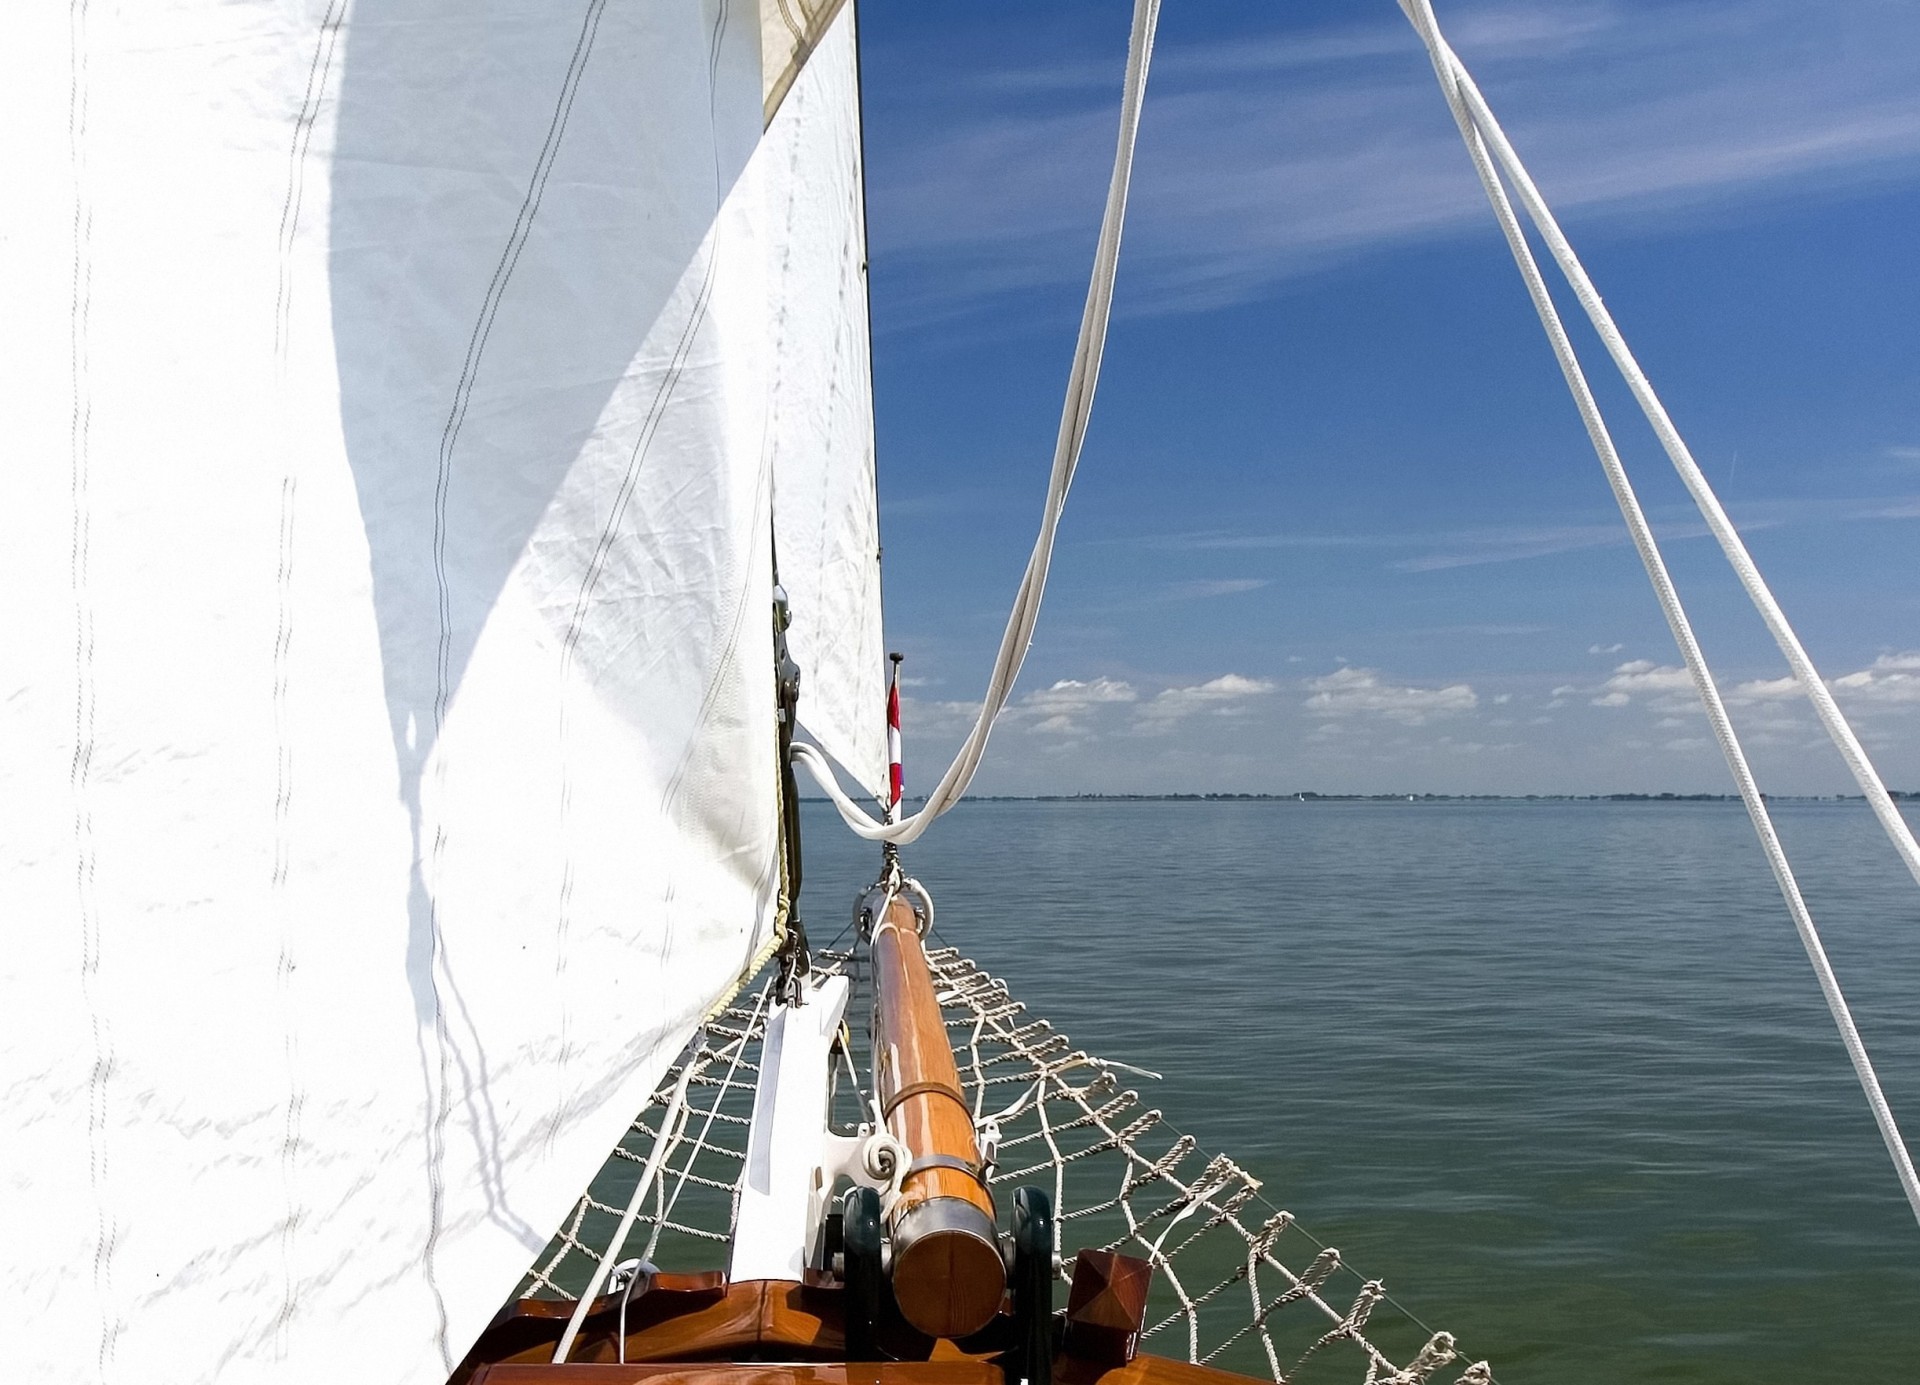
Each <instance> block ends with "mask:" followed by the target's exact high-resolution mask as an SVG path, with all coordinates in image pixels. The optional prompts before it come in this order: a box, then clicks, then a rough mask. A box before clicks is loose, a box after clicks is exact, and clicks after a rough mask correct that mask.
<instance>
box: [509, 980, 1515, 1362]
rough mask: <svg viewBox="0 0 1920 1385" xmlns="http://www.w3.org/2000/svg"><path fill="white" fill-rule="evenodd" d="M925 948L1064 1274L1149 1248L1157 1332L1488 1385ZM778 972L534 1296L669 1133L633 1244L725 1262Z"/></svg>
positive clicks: (1196, 1151)
mask: <svg viewBox="0 0 1920 1385" xmlns="http://www.w3.org/2000/svg"><path fill="white" fill-rule="evenodd" d="M927 960H928V964H929V966H930V968H931V970H932V973H933V977H934V983H935V986H936V988H937V990H938V992H939V999H940V1004H941V1007H942V1010H943V1012H944V1014H945V1016H946V1020H947V1027H948V1031H949V1033H950V1034H951V1035H952V1039H953V1049H954V1059H955V1062H956V1064H957V1065H958V1067H959V1070H960V1077H961V1083H962V1086H963V1087H964V1088H965V1091H966V1094H967V1096H968V1098H969V1100H970V1101H971V1103H972V1106H973V1113H974V1120H975V1124H976V1127H977V1128H978V1130H979V1133H980V1138H981V1145H982V1152H983V1154H984V1155H985V1157H986V1158H987V1159H988V1160H989V1162H990V1164H991V1171H990V1175H989V1181H990V1183H991V1184H992V1185H993V1187H994V1189H995V1192H996V1195H997V1199H998V1200H1000V1201H1002V1202H1003V1203H1004V1202H1005V1201H1006V1200H1007V1199H1008V1198H1010V1197H1011V1195H1012V1191H1013V1189H1015V1188H1018V1187H1022V1186H1027V1185H1032V1186H1036V1187H1039V1188H1041V1189H1042V1190H1044V1191H1045V1192H1047V1193H1048V1194H1049V1195H1050V1196H1051V1197H1052V1199H1053V1206H1054V1209H1055V1221H1054V1226H1055V1236H1056V1246H1055V1250H1056V1253H1057V1255H1058V1257H1059V1271H1060V1277H1061V1279H1062V1280H1063V1281H1064V1280H1069V1279H1071V1277H1072V1272H1073V1257H1074V1255H1075V1254H1076V1253H1078V1252H1079V1251H1080V1250H1083V1249H1090V1248H1099V1249H1106V1250H1116V1251H1120V1252H1122V1253H1124V1254H1128V1255H1134V1256H1138V1257H1140V1258H1142V1259H1146V1260H1148V1261H1150V1262H1151V1263H1152V1264H1153V1266H1154V1288H1153V1297H1152V1300H1151V1302H1150V1304H1149V1312H1148V1315H1147V1325H1146V1331H1145V1332H1144V1334H1143V1337H1144V1340H1143V1341H1142V1344H1141V1345H1142V1348H1143V1350H1147V1351H1152V1352H1154V1353H1156V1354H1158V1355H1162V1356H1173V1357H1182V1358H1185V1359H1186V1360H1189V1361H1194V1362H1200V1363H1204V1364H1207V1365H1212V1366H1217V1367H1220V1368H1223V1369H1227V1370H1237V1371H1243V1372H1246V1373H1249V1374H1259V1375H1266V1376H1268V1377H1270V1378H1272V1379H1273V1380H1275V1381H1278V1382H1285V1383H1286V1385H1308V1382H1316V1381H1336V1380H1356V1379H1357V1380H1360V1381H1362V1382H1364V1385H1423V1382H1428V1381H1435V1382H1439V1381H1441V1380H1449V1381H1452V1382H1454V1383H1455V1385H1492V1382H1493V1374H1492V1372H1491V1370H1490V1369H1489V1368H1488V1366H1487V1364H1486V1363H1485V1362H1476V1363H1474V1364H1472V1365H1468V1366H1466V1367H1465V1368H1464V1369H1463V1370H1461V1371H1460V1373H1459V1374H1457V1375H1456V1374H1451V1373H1449V1374H1447V1375H1445V1376H1443V1375H1442V1372H1443V1371H1445V1370H1446V1368H1447V1367H1449V1366H1450V1365H1453V1364H1454V1363H1456V1362H1458V1361H1459V1360H1460V1359H1461V1356H1462V1353H1461V1351H1460V1349H1459V1347H1458V1345H1457V1343H1456V1342H1455V1341H1454V1339H1453V1337H1452V1336H1451V1335H1449V1334H1448V1333H1445V1332H1432V1331H1430V1330H1428V1329H1427V1328H1426V1327H1425V1326H1424V1325H1422V1324H1419V1323H1418V1322H1417V1321H1416V1320H1414V1319H1413V1318H1412V1317H1411V1316H1410V1315H1407V1314H1406V1313H1405V1312H1404V1310H1402V1309H1400V1308H1399V1307H1398V1305H1396V1304H1395V1303H1394V1302H1393V1301H1392V1300H1391V1299H1389V1298H1388V1297H1387V1294H1386V1290H1385V1288H1384V1287H1383V1286H1382V1284H1381V1283H1380V1281H1378V1280H1363V1279H1361V1277H1360V1276H1359V1275H1357V1274H1355V1273H1354V1272H1353V1271H1352V1270H1351V1269H1350V1268H1349V1267H1348V1266H1347V1265H1346V1264H1345V1262H1344V1261H1343V1260H1342V1258H1341V1255H1340V1252H1339V1251H1338V1250H1336V1249H1334V1248H1332V1247H1331V1246H1326V1245H1323V1244H1321V1243H1320V1242H1319V1241H1317V1240H1315V1239H1313V1238H1312V1237H1311V1236H1309V1235H1308V1233H1307V1232H1306V1231H1304V1230H1303V1229H1302V1228H1301V1227H1300V1226H1299V1225H1298V1223H1297V1222H1296V1221H1295V1219H1294V1217H1293V1214H1292V1213H1290V1212H1286V1211H1282V1210H1281V1209H1279V1208H1278V1207H1275V1206H1274V1205H1273V1204H1271V1203H1270V1202H1268V1201H1267V1200H1266V1199H1265V1198H1264V1197H1263V1196H1262V1194H1261V1190H1260V1183H1259V1180H1257V1179H1256V1178H1254V1177H1253V1176H1252V1175H1250V1174H1249V1173H1248V1172H1247V1171H1246V1170H1244V1169H1242V1168H1241V1167H1240V1166H1239V1165H1238V1164H1236V1163H1235V1162H1234V1161H1233V1160H1231V1159H1229V1158H1227V1157H1225V1156H1224V1155H1213V1156H1208V1155H1207V1154H1205V1153H1204V1152H1203V1151H1202V1150H1201V1149H1200V1148H1199V1146H1198V1143H1197V1142H1196V1141H1195V1140H1194V1139H1193V1138H1192V1137H1191V1136H1189V1135H1185V1134H1182V1133H1181V1132H1179V1131H1178V1130H1176V1129H1175V1128H1174V1127H1173V1126H1172V1125H1171V1124H1170V1123H1169V1122H1168V1121H1167V1120H1166V1119H1165V1118H1164V1117H1163V1116H1162V1115H1161V1113H1160V1112H1159V1111H1157V1110H1153V1109H1150V1108H1148V1107H1147V1106H1146V1105H1145V1104H1144V1103H1143V1102H1142V1101H1141V1099H1140V1096H1139V1094H1138V1092H1136V1091H1134V1090H1133V1089H1132V1088H1130V1087H1128V1086H1127V1085H1126V1084H1125V1083H1124V1082H1123V1080H1122V1076H1123V1074H1124V1073H1126V1072H1127V1071H1128V1069H1126V1068H1125V1067H1124V1066H1123V1065H1121V1064H1117V1063H1113V1062H1110V1061H1107V1060H1104V1059H1101V1058H1098V1057H1096V1056H1094V1055H1092V1054H1089V1053H1087V1052H1085V1051H1084V1050H1081V1049H1078V1048H1075V1047H1074V1046H1073V1044H1072V1042H1071V1040H1069V1039H1068V1037H1067V1036H1066V1035H1064V1034H1062V1033H1060V1032H1059V1031H1058V1030H1056V1029H1054V1028H1053V1026H1052V1025H1051V1024H1049V1023H1048V1022H1047V1021H1046V1020H1044V1019H1039V1018H1035V1017H1032V1016H1030V1015H1029V1014H1028V1013H1027V1011H1026V1007H1025V1006H1024V1005H1022V1004H1021V1003H1020V1002H1019V1001H1018V1000H1015V999H1014V998H1013V997H1012V995H1011V994H1010V992H1009V991H1008V988H1007V985H1006V983H1005V982H1004V981H1002V980H1000V979H999V978H998V977H995V976H993V975H991V974H989V973H988V972H986V971H984V970H983V969H982V968H980V967H979V966H977V965H976V964H975V963H974V962H972V961H971V960H969V959H968V958H966V957H965V956H963V955H962V954H961V953H960V952H959V951H958V950H956V949H953V948H936V949H933V950H930V951H929V953H928V955H927ZM816 965H817V966H819V967H821V968H822V969H824V970H827V971H832V972H844V973H846V974H848V975H850V976H851V978H852V979H853V981H854V983H855V991H856V995H855V1000H854V1003H853V1004H852V1005H850V1006H849V1008H848V1015H849V1018H850V1021H851V1027H852V1029H853V1030H854V1032H852V1033H850V1034H849V1036H848V1037H849V1038H850V1039H851V1040H852V1042H853V1045H854V1048H855V1050H856V1051H854V1052H846V1051H844V1049H843V1050H842V1052H841V1053H840V1054H838V1055H837V1056H836V1064H835V1069H834V1071H835V1077H836V1090H835V1093H834V1116H835V1120H836V1124H838V1125H840V1126H841V1128H843V1129H847V1130H851V1129H852V1128H853V1127H854V1126H855V1125H857V1124H858V1123H860V1122H861V1121H863V1120H869V1119H871V1115H870V1109H869V1106H868V1104H867V1099H866V1097H865V1095H864V1092H863V1084H862V1083H861V1081H860V1080H859V1077H858V1074H859V1073H860V1072H862V1071H865V1070H867V1063H866V1059H867V1054H866V1051H865V1042H864V1041H865V1038H866V1036H865V1035H864V1034H863V1033H861V1032H858V1031H859V1030H861V1029H862V1028H863V1027H864V1024H863V1021H862V1017H863V1016H864V1015H865V1014H866V1011H867V1007H866V1005H865V1003H864V999H863V996H862V995H861V992H862V991H863V990H864V986H863V984H862V983H863V978H862V977H861V976H860V974H859V967H858V962H857V959H856V958H855V957H854V956H852V955H850V954H843V953H829V954H824V955H822V954H816ZM774 984H775V982H774V979H773V978H772V977H771V976H769V977H768V978H767V979H766V980H764V981H763V982H762V983H761V984H759V985H758V986H757V987H756V988H755V989H753V990H752V991H749V992H747V993H746V994H744V995H743V996H742V998H741V1000H740V1001H739V1002H738V1003H737V1004H735V1005H734V1006H732V1007H731V1008H729V1009H728V1010H727V1011H726V1012H725V1013H723V1014H721V1015H720V1016H718V1017H717V1018H715V1019H714V1020H712V1021H710V1022H709V1023H708V1025H707V1026H706V1028H705V1030H704V1031H703V1032H702V1033H701V1034H700V1035H698V1036H696V1039H695V1041H694V1042H693V1043H692V1044H691V1045H689V1048H688V1051H687V1052H686V1053H685V1054H683V1055H682V1057H681V1061H680V1063H679V1064H677V1065H676V1066H675V1067H674V1068H672V1069H670V1070H669V1071H668V1073H667V1074H666V1076H665V1077H664V1078H663V1079H662V1081H661V1085H660V1090H659V1091H658V1092H657V1093H656V1094H655V1095H654V1098H653V1100H652V1102H651V1103H650V1104H649V1105H648V1107H647V1109H646V1110H645V1111H643V1112H642V1113H641V1115H640V1117H639V1119H637V1120H636V1121H635V1122H634V1123H633V1125H632V1127H631V1128H630V1129H629V1130H628V1131H627V1134H626V1136H625V1137H624V1138H623V1139H622V1141H621V1143H620V1145H619V1147H618V1148H617V1149H615V1151H614V1153H613V1155H612V1157H611V1158H609V1159H608V1161H607V1163H606V1165H605V1166H604V1167H603V1168H602V1169H601V1171H600V1174H599V1175H598V1176H597V1177H596V1178H595V1179H594V1182H593V1185H592V1187H591V1188H589V1190H588V1191H587V1193H586V1195H585V1196H583V1197H582V1198H581V1199H580V1201H579V1202H578V1203H577V1204H576V1205H575V1207H574V1209H573V1211H572V1213H571V1214H570V1215H569V1216H568V1217H567V1219H566V1221H565V1223H564V1224H563V1226H562V1228H561V1230H560V1232H559V1233H558V1234H557V1235H556V1236H555V1237H554V1239H553V1241H552V1243H551V1244H550V1245H549V1246H548V1247H547V1249H546V1251H545V1252H543V1254H542V1256H541V1258H540V1259H539V1261H537V1262H536V1264H535V1267H534V1268H533V1270H532V1271H530V1272H529V1274H528V1276H527V1278H526V1280H525V1282H524V1283H523V1284H522V1286H521V1291H520V1292H521V1296H523V1297H532V1296H541V1297H560V1298H569V1299H570V1298H573V1297H575V1296H576V1295H577V1294H578V1293H580V1292H581V1290H582V1288H583V1287H584V1286H585V1285H586V1284H587V1283H588V1281H589V1279H590V1277H591V1276H592V1273H593V1271H594V1269H595V1267H597V1266H598V1265H599V1263H600V1262H601V1260H602V1259H603V1258H604V1254H605V1249H606V1247H607V1243H608V1241H609V1239H610V1238H611V1236H612V1234H613V1232H614V1229H615V1227H616V1226H617V1224H618V1223H619V1221H620V1219H621V1216H622V1214H623V1213H624V1211H625V1210H626V1208H627V1206H628V1203H629V1201H630V1200H631V1198H632V1195H633V1191H634V1189H635V1187H636V1186H637V1185H638V1184H639V1183H640V1181H641V1179H642V1176H643V1170H644V1168H645V1167H646V1165H647V1163H648V1161H649V1159H652V1158H655V1157H656V1147H658V1146H659V1145H660V1142H662V1141H663V1140H664V1142H665V1145H664V1152H663V1154H662V1155H660V1156H658V1157H659V1170H658V1173H657V1174H656V1176H655V1178H654V1180H653V1181H652V1182H651V1183H650V1184H649V1185H648V1186H647V1188H646V1192H645V1195H644V1197H643V1199H642V1205H641V1207H640V1211H639V1214H638V1217H637V1219H636V1221H635V1227H634V1230H633V1232H632V1233H631V1234H630V1237H629V1239H628V1241H627V1244H626V1245H625V1247H624V1248H623V1249H622V1250H621V1252H620V1254H621V1255H622V1256H623V1257H633V1256H637V1257H640V1258H642V1259H645V1260H647V1261H649V1262H651V1263H652V1264H654V1265H655V1266H657V1267H659V1268H661V1269H669V1270H693V1269H712V1268H717V1267H719V1266H721V1265H723V1264H724V1263H725V1260H726V1242H727V1240H728V1238H729V1235H730V1232H731V1228H732V1225H733V1218H734V1211H735V1207H736V1189H737V1187H738V1184H739V1179H740V1174H741V1171H742V1169H743V1168H744V1165H745V1150H746V1143H747V1129H748V1125H749V1122H750V1120H751V1117H752V1111H753V1091H754V1083H755V1081H756V1079H757V1078H758V1076H759V1066H758V1058H759V1044H760V1036H761V1033H762V1031H763V1029H764V1027H765V1022H766V1017H767V1011H768V1007H769V1006H770V1004H771V995H772V988H773V986H774ZM689 1065H691V1069H692V1070H691V1072H688V1070H687V1069H688V1067H689ZM683 1083H684V1087H683ZM683 1090H684V1093H685V1095H684V1096H682V1097H680V1098H679V1099H678V1100H676V1096H675V1094H676V1093H677V1092H681V1091H683ZM1062 1297H1064V1295H1063V1296H1062ZM1390 1351H1393V1352H1396V1353H1397V1354H1398V1355H1399V1356H1400V1357H1401V1358H1402V1359H1404V1360H1405V1361H1406V1365H1404V1366H1400V1365H1396V1364H1395V1361H1394V1359H1393V1356H1391V1355H1390V1354H1389V1352H1390Z"/></svg>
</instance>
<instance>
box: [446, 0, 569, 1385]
mask: <svg viewBox="0 0 1920 1385" xmlns="http://www.w3.org/2000/svg"><path fill="white" fill-rule="evenodd" d="M605 9H606V0H588V4H587V6H586V9H585V12H584V13H583V15H582V17H581V27H580V33H579V34H578V36H576V38H575V39H574V47H573V53H572V55H571V57H570V58H569V60H568V63H567V70H566V74H565V76H564V77H563V78H562V79H561V85H560V91H559V94H558V96H557V97H556V99H555V102H554V108H553V112H552V114H551V115H550V116H549V117H548V121H547V133H546V138H545V140H544V142H543V143H542V144H541V147H540V152H539V154H538V155H537V156H536V157H535V160H534V169H533V174H532V177H531V178H530V179H529V181H528V185H527V190H526V192H525V193H524V194H523V195H522V198H521V202H520V208H519V211H518V213H517V214H516V215H515V218H514V224H513V229H512V231H510V232H509V233H508V236H507V242H506V245H505V246H503V247H502V249H501V252H500V258H499V260H498V261H497V262H496V264H495V265H494V271H493V277H492V279H491V280H490V281H489V283H488V285H487V292H486V295H485V297H484V298H483V300H482V303H481V309H480V315H479V317H478V318H477V319H476V320H475V322H474V326H473V330H472V332H471V333H470V334H469V336H468V340H467V354H466V359H465V361H464V362H463V363H462V366H461V372H460V379H459V381H458V383H457V384H456V385H455V387H454V402H453V405H452V407H451V409H450V410H449V412H448V415H447V422H446V425H445V426H444V428H443V429H442V431H441V441H440V458H439V473H438V476H437V477H436V484H435V487H434V526H433V568H434V580H435V584H436V587H437V589H438V597H439V620H440V632H439V646H438V651H437V657H436V661H435V680H436V681H435V689H434V705H433V724H434V738H435V742H436V746H437V744H438V740H439V736H440V733H441V731H442V730H443V729H444V726H445V721H446V712H447V704H448V699H449V698H450V696H451V689H450V687H449V682H450V680H451V662H452V645H453V611H452V592H451V588H450V585H449V582H448V578H447V561H446V554H447V511H448V501H449V496H450V492H451V489H452V482H453V456H454V450H455V448H456V446H457V445H458V442H459V436H460V431H461V427H462V425H463V424H464V423H465V421H466V414H467V407H468V404H469V403H470V402H471V400H472V397H473V390H474V386H475V384H476V382H477V380H478V377H479V371H480V362H481V360H482V358H483V357H484V355H485V353H486V348H487V342H488V340H489V338H490V337H491V336H492V333H493V324H494V321H495V319H496V318H497V317H498V315H499V311H500V304H501V301H502V300H503V299H504V298H505V296H506V290H507V286H508V284H509V283H510V282H511V280H512V278H513V272H514V269H515V268H516V267H517V265H518V264H519V261H520V253H521V251H522V250H523V249H524V248H525V246H526V243H527V240H528V238H529V237H530V236H531V234H532V230H533V223H534V220H535V218H536V217H537V216H538V215H539V211H540V203H541V199H542V197H543V196H544V194H545V191H546V184H547V179H548V177H549V176H550V175H551V173H552V171H553V164H554V160H555V158H556V157H557V156H558V154H559V149H560V142H561V138H562V137H563V136H564V134H565V133H566V127H567V122H568V120H569V118H570V117H571V115H572V112H573V100H574V96H575V95H576V93H577V92H578V91H579V86H580V79H581V76H582V74H583V73H584V71H585V69H586V63H587V58H588V55H589V54H590V53H591V52H592V49H593V44H594V39H595V37H596V36H597V35H598V32H599V26H600V17H601V15H602V14H603V13H604V12H605ZM445 774H446V764H445V757H444V756H440V757H437V759H436V767H435V781H436V787H438V786H439V784H440V783H441V781H443V780H444V777H445ZM445 849H446V827H445V823H444V820H439V821H436V823H435V825H434V839H433V848H432V853H431V859H432V861H433V864H434V866H435V868H436V872H435V873H436V874H437V873H438V871H437V868H438V866H439V863H440V861H441V859H442V857H443V856H444V853H445ZM426 895H427V918H428V932H429V935H430V942H431V946H432V949H433V954H432V956H431V957H430V958H429V959H428V964H427V972H428V981H429V984H430V985H431V987H432V990H433V1011H434V1038H435V1044H436V1048H437V1050H438V1057H439V1072H438V1080H437V1086H436V1088H435V1090H434V1091H433V1092H432V1093H431V1094H430V1095H431V1111H430V1119H429V1121H428V1126H427V1183H428V1190H429V1208H428V1227H427V1237H426V1243H425V1245H424V1246H423V1247H422V1250H421V1264H422V1266H423V1268H424V1269H425V1271H426V1275H427V1279H428V1282H429V1285H431V1286H433V1297H434V1303H435V1308H436V1311H437V1312H438V1314H439V1323H438V1327H437V1330H436V1334H435V1340H436V1342H437V1345H438V1347H439V1352H440V1358H441V1362H442V1364H443V1365H444V1366H445V1367H446V1369H448V1370H449V1371H451V1370H452V1369H453V1357H452V1353H451V1348H450V1345H449V1343H448V1339H447V1335H448V1331H449V1323H448V1321H447V1311H446V1302H445V1299H444V1297H443V1296H442V1295H441V1293H440V1291H439V1289H438V1287H437V1283H436V1279H435V1272H434V1256H435V1254H436V1252H437V1249H438V1247H439V1243H440V1235H441V1231H442V1229H443V1220H444V1217H445V1188H444V1185H443V1176H442V1169H441V1165H442V1162H443V1160H444V1158H445V1148H446V1147H445V1132H446V1123H447V1119H448V1117H449V1116H450V1115H451V1106H450V1104H449V1102H448V1101H447V1095H446V1092H447V1081H448V1072H447V1066H448V1062H449V1060H450V1053H449V1049H450V1046H451V1040H450V1036H449V1034H448V1030H447V1017H446V1005H445V1000H444V997H443V995H442V992H441V986H440V972H441V969H442V967H443V966H444V965H445V956H446V943H445V939H444V937H443V936H442V933H441V926H440V908H439V901H438V899H437V898H436V897H435V895H434V893H433V890H432V888H431V884H430V883H429V884H428V887H427V889H426Z"/></svg>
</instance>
